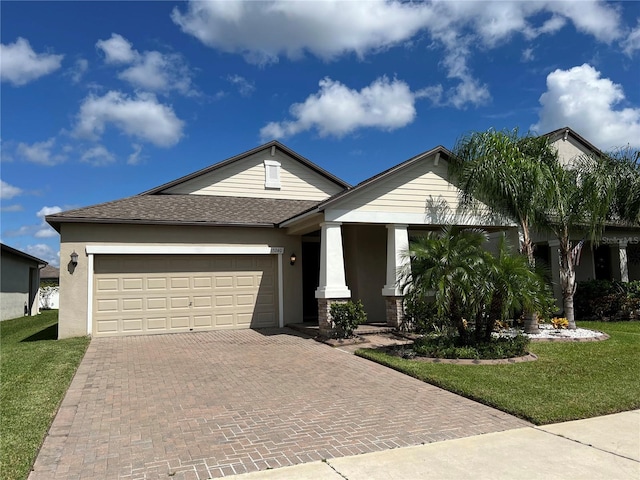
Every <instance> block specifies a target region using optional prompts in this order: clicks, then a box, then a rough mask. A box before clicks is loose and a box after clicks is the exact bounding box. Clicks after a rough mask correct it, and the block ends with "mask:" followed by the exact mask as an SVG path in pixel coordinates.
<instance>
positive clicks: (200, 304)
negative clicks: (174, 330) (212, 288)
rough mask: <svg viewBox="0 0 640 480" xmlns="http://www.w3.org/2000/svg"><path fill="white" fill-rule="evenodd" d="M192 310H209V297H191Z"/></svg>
mask: <svg viewBox="0 0 640 480" xmlns="http://www.w3.org/2000/svg"><path fill="white" fill-rule="evenodd" d="M193 308H211V297H210V296H206V297H193Z"/></svg>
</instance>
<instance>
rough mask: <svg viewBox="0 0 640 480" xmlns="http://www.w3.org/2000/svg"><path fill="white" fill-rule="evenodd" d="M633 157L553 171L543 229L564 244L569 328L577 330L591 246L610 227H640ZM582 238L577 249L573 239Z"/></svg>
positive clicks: (639, 171)
mask: <svg viewBox="0 0 640 480" xmlns="http://www.w3.org/2000/svg"><path fill="white" fill-rule="evenodd" d="M637 158H638V155H637V154H635V160H634V158H633V157H632V156H627V155H626V154H623V155H622V156H616V155H615V154H614V155H606V154H605V155H599V154H594V155H588V156H583V157H581V158H579V159H578V160H577V162H576V164H575V165H573V166H571V167H569V168H567V167H563V166H562V165H560V163H559V162H557V163H556V164H555V165H554V166H553V169H552V170H553V175H552V185H553V188H552V192H553V195H552V196H551V203H550V204H549V208H547V209H546V210H545V212H544V215H543V216H542V217H541V226H543V227H545V228H546V229H548V230H549V231H551V232H552V233H553V234H554V235H555V236H556V238H557V239H558V241H559V247H558V249H559V256H560V286H561V288H562V300H563V307H564V313H565V316H566V317H567V320H568V321H569V328H572V329H575V328H576V324H575V315H574V308H573V296H574V294H575V291H576V273H575V268H576V265H577V260H578V258H579V254H580V249H581V248H582V245H583V243H584V241H585V240H587V239H588V240H589V241H591V243H592V244H597V243H598V242H599V241H600V239H601V237H602V234H603V233H604V229H605V227H606V225H607V224H612V223H613V224H617V225H620V224H622V225H634V226H638V225H640V167H639V166H638V161H637ZM576 232H580V233H581V234H582V236H583V239H582V240H581V241H579V242H577V243H576V244H574V243H573V242H572V241H571V234H572V233H574V234H575V233H576Z"/></svg>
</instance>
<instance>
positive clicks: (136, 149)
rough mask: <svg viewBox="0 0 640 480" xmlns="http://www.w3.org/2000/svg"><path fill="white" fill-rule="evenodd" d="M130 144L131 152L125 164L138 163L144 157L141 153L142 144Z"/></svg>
mask: <svg viewBox="0 0 640 480" xmlns="http://www.w3.org/2000/svg"><path fill="white" fill-rule="evenodd" d="M131 146H132V147H133V152H131V154H130V155H129V158H128V159H127V164H128V165H138V164H140V162H142V160H143V159H144V157H143V156H142V155H141V153H142V145H140V144H137V143H134V144H133V145H131Z"/></svg>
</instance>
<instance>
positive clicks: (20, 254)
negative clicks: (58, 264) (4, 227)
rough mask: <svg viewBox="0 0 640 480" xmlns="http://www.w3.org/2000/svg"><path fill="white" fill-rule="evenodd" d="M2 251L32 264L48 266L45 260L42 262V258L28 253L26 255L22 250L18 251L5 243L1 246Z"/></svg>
mask: <svg viewBox="0 0 640 480" xmlns="http://www.w3.org/2000/svg"><path fill="white" fill-rule="evenodd" d="M0 249H2V251H3V252H7V253H11V254H13V255H16V256H18V257H22V258H24V259H26V260H30V261H32V262H36V263H39V264H42V265H47V262H45V261H44V260H42V259H41V258H38V257H34V256H33V255H29V254H28V253H24V252H22V251H20V250H17V249H15V248H13V247H10V246H9V245H5V244H4V243H1V244H0Z"/></svg>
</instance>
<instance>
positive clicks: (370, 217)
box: [324, 210, 515, 227]
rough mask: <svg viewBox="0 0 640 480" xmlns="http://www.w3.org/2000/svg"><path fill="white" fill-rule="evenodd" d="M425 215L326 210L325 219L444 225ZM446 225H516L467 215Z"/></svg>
mask: <svg viewBox="0 0 640 480" xmlns="http://www.w3.org/2000/svg"><path fill="white" fill-rule="evenodd" d="M429 217H430V216H429V215H428V214H425V213H410V212H382V211H369V210H367V211H363V210H325V212H324V218H325V221H327V222H352V223H382V224H407V225H442V224H443V219H442V218H438V219H432V218H429ZM446 220H447V221H446V222H444V223H447V224H449V223H450V224H453V225H470V226H491V227H513V226H515V223H513V222H509V221H504V222H500V221H496V220H489V221H487V220H486V219H482V218H481V217H477V216H472V217H469V216H468V215H465V216H464V218H459V219H457V220H458V221H456V215H455V214H454V215H451V218H447V219H446Z"/></svg>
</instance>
